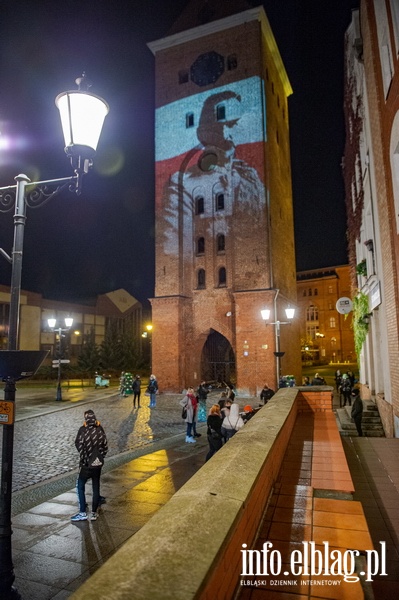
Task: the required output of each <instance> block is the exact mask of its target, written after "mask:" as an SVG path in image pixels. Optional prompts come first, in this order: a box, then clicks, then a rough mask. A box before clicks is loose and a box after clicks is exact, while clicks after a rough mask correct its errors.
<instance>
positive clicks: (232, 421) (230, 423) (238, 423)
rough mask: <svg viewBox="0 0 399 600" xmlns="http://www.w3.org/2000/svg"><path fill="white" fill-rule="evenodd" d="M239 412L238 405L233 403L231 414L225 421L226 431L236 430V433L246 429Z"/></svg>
mask: <svg viewBox="0 0 399 600" xmlns="http://www.w3.org/2000/svg"><path fill="white" fill-rule="evenodd" d="M239 410H240V409H239V406H238V404H235V403H234V402H233V404H232V405H231V407H230V414H229V415H227V417H225V418H224V419H223V423H222V427H224V428H225V429H235V431H238V430H239V429H241V427H244V421H243V420H242V418H241V417H240V413H239Z"/></svg>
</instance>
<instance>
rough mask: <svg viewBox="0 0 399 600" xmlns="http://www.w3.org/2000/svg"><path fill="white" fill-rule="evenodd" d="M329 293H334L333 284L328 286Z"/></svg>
mask: <svg viewBox="0 0 399 600" xmlns="http://www.w3.org/2000/svg"><path fill="white" fill-rule="evenodd" d="M328 293H329V294H332V293H333V286H332V285H329V286H328Z"/></svg>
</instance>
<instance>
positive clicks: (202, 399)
mask: <svg viewBox="0 0 399 600" xmlns="http://www.w3.org/2000/svg"><path fill="white" fill-rule="evenodd" d="M208 393H209V390H208V388H207V387H206V382H205V381H201V383H200V385H199V387H198V390H197V398H198V404H199V406H198V423H205V421H206V420H207V418H206V399H207V397H208Z"/></svg>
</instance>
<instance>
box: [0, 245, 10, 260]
mask: <svg viewBox="0 0 399 600" xmlns="http://www.w3.org/2000/svg"><path fill="white" fill-rule="evenodd" d="M0 254H1V256H3V257H4V258H5V259H6V260H7V261H8V262H9V263H11V264H12V258H11V256H10V255H9V254H7V252H6V251H5V250H3V248H0Z"/></svg>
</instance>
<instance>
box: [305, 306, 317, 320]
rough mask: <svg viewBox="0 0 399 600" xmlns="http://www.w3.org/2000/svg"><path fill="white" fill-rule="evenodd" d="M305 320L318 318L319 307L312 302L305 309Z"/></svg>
mask: <svg viewBox="0 0 399 600" xmlns="http://www.w3.org/2000/svg"><path fill="white" fill-rule="evenodd" d="M306 320H307V321H318V320H319V309H318V308H317V306H315V305H314V304H311V305H310V306H308V308H307V310H306Z"/></svg>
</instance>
